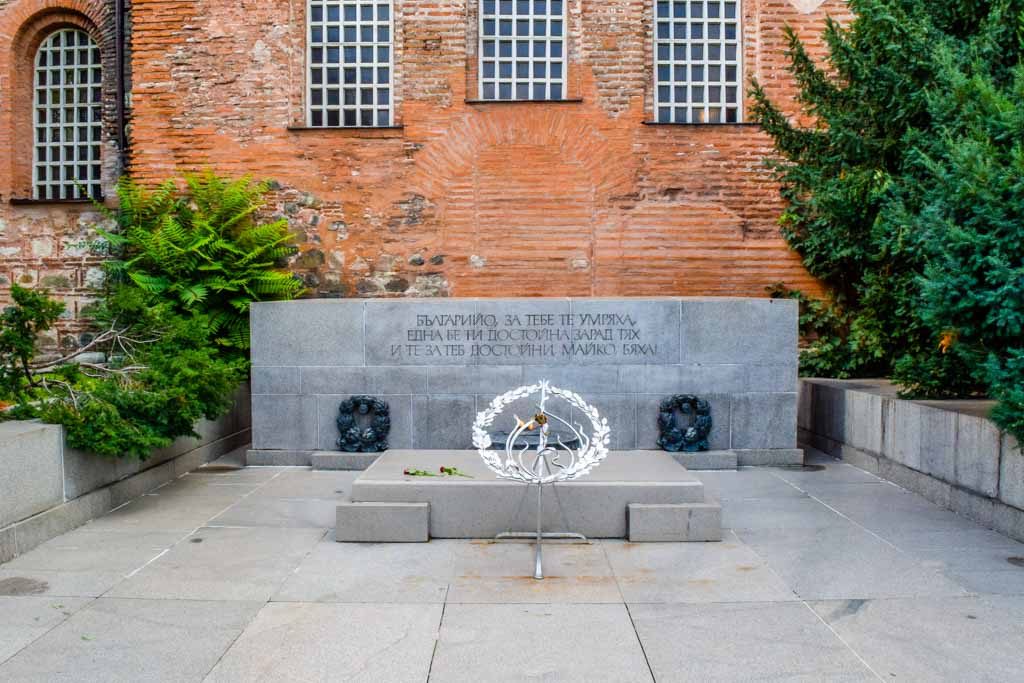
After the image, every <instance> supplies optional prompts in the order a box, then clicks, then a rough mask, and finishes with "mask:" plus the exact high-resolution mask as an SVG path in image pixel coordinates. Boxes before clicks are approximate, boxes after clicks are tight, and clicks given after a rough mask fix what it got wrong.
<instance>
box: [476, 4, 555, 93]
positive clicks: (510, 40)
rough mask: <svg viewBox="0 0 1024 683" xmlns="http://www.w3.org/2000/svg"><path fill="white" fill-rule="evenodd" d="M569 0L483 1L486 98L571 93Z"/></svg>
mask: <svg viewBox="0 0 1024 683" xmlns="http://www.w3.org/2000/svg"><path fill="white" fill-rule="evenodd" d="M567 1H568V0H479V3H480V4H479V10H480V11H479V26H478V28H479V31H478V33H479V39H478V42H477V54H478V62H477V66H478V69H479V79H478V80H479V86H478V87H479V92H478V97H479V98H480V99H481V100H561V99H565V97H566V72H567V66H566V65H567V60H566V51H567V48H568V45H567V37H566V33H567V26H566V23H567V22H566V8H565V5H566V2H567Z"/></svg>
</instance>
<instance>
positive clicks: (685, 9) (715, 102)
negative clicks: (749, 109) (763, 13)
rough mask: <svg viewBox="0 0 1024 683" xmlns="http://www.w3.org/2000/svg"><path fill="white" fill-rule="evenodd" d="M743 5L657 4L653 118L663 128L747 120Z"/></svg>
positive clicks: (735, 0) (728, 1)
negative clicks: (744, 104) (669, 125)
mask: <svg viewBox="0 0 1024 683" xmlns="http://www.w3.org/2000/svg"><path fill="white" fill-rule="evenodd" d="M739 12H740V3H739V0H656V1H655V20H654V32H655V33H654V87H655V96H654V112H655V117H656V120H657V121H658V122H659V123H738V122H739V121H741V120H742V118H743V113H742V112H743V104H742V97H743V94H742V91H741V89H740V88H741V84H742V82H743V81H742V79H743V77H742V74H741V71H742V70H741V66H742V64H741V61H742V58H741V52H742V46H741V38H740V36H741V32H740V19H739Z"/></svg>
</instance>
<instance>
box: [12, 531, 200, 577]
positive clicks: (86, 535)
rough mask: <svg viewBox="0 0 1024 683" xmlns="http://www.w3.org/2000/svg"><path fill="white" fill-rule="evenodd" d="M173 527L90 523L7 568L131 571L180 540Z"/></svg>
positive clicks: (17, 560)
mask: <svg viewBox="0 0 1024 683" xmlns="http://www.w3.org/2000/svg"><path fill="white" fill-rule="evenodd" d="M184 535H185V534H182V533H179V532H173V531H170V532H168V531H138V530H129V531H109V530H96V529H94V528H93V527H92V526H91V525H86V526H85V527H81V528H79V529H75V530H74V531H70V532H68V533H66V534H62V535H60V536H57V537H56V538H53V539H51V540H49V541H47V542H46V543H43V544H42V545H40V546H37V547H36V548H35V549H34V550H30V551H29V552H27V553H25V554H24V555H21V556H19V557H16V558H14V559H13V560H11V561H10V562H8V563H7V564H5V565H3V568H4V569H8V570H19V569H38V570H43V571H59V572H86V573H88V572H121V573H124V574H127V573H129V572H131V571H132V570H134V569H137V568H139V567H141V566H142V565H144V564H146V562H148V561H149V560H152V559H153V558H154V557H156V556H157V555H159V554H160V553H161V552H163V551H164V550H166V549H167V548H170V547H171V546H172V545H174V544H175V543H177V542H178V541H179V540H181V539H182V537H183V536H184Z"/></svg>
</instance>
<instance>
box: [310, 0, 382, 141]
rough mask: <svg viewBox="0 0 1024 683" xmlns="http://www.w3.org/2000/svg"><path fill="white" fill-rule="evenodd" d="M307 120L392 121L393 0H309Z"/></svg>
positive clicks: (341, 123)
mask: <svg viewBox="0 0 1024 683" xmlns="http://www.w3.org/2000/svg"><path fill="white" fill-rule="evenodd" d="M308 10H309V14H308V17H309V19H308V21H307V22H306V23H307V25H308V31H309V34H308V36H307V41H306V42H307V45H308V48H307V49H308V54H307V64H308V65H309V93H308V98H307V102H306V110H307V125H309V126H315V127H329V128H333V127H356V126H390V125H392V123H393V121H394V115H393V114H394V106H393V104H392V96H393V93H392V87H391V72H392V68H393V54H392V53H393V51H394V50H393V23H392V14H393V10H392V6H391V0H310V2H309V6H308Z"/></svg>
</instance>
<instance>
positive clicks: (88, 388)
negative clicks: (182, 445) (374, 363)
mask: <svg viewBox="0 0 1024 683" xmlns="http://www.w3.org/2000/svg"><path fill="white" fill-rule="evenodd" d="M186 187H187V191H186V192H185V193H181V192H179V191H178V189H177V186H176V185H175V184H173V183H170V182H168V183H165V184H163V185H161V186H160V187H159V188H157V189H156V190H155V191H153V192H148V191H146V190H144V189H143V188H141V187H140V186H138V185H136V184H134V183H132V182H131V181H129V180H122V181H121V183H120V184H119V187H118V196H119V198H120V200H121V201H120V206H119V209H118V212H117V214H116V216H117V219H118V224H119V226H120V230H118V231H115V232H113V233H109V234H105V236H106V237H107V239H108V240H109V242H110V244H111V245H112V246H113V249H114V255H115V259H114V260H113V261H111V262H110V263H109V264H108V269H109V277H108V278H107V280H106V283H105V285H104V291H103V293H102V294H103V296H102V298H101V299H100V300H99V301H98V302H97V303H96V304H95V305H94V306H93V308H92V312H91V315H92V316H93V320H92V324H93V328H94V329H93V332H94V333H95V336H94V337H93V339H92V341H91V342H89V343H88V344H87V345H85V346H84V347H82V348H80V349H78V350H76V351H74V352H72V353H70V354H68V355H67V356H65V357H63V358H60V359H57V360H56V361H45V360H44V361H37V360H36V358H35V346H34V344H35V340H36V336H37V335H38V333H39V332H42V331H45V330H46V329H48V328H49V326H50V325H52V324H53V322H54V320H55V319H56V318H57V316H58V315H59V314H60V313H61V311H62V310H63V306H61V304H59V303H55V302H52V301H50V300H49V299H48V298H47V297H46V295H45V293H44V292H32V291H29V290H24V289H21V288H19V287H17V286H15V287H13V288H12V294H13V296H14V302H15V305H14V306H13V307H12V308H10V309H8V310H7V311H6V312H5V313H4V314H3V317H2V322H3V330H2V331H0V399H7V400H11V401H13V402H15V403H16V404H17V405H16V406H15V407H14V408H12V409H10V410H7V411H6V412H4V413H2V414H0V419H3V418H8V419H9V418H14V419H21V418H41V419H43V420H45V421H47V422H52V423H58V424H62V425H64V426H65V430H66V439H67V442H68V444H69V445H70V446H72V447H75V448H80V449H83V450H88V451H92V452H95V453H99V454H101V455H107V456H119V457H120V456H134V457H138V458H146V457H148V455H149V454H150V453H151V452H152V451H153V450H154V449H157V448H161V447H164V446H167V445H169V444H170V443H171V442H172V441H173V440H174V439H175V438H177V437H179V436H185V435H195V434H194V432H193V429H194V425H195V423H196V421H197V420H199V419H201V418H207V419H215V418H217V417H218V416H220V415H222V414H224V413H225V412H226V411H227V410H228V409H229V408H230V407H231V401H232V396H233V393H234V391H235V389H236V388H237V387H238V385H239V383H240V382H242V381H244V379H245V378H246V374H247V372H248V359H247V357H246V356H247V353H246V351H247V349H248V310H249V304H250V303H251V302H252V301H258V300H263V299H281V298H293V297H294V296H295V295H297V294H298V293H299V292H300V291H301V287H300V286H299V284H298V282H297V281H296V280H295V279H294V278H292V276H291V275H290V274H288V273H286V272H283V271H281V270H279V269H278V263H279V261H280V259H282V258H283V257H284V256H287V255H288V254H289V253H291V250H292V247H291V246H290V245H289V240H290V236H289V235H288V234H287V232H286V231H285V228H284V224H283V223H282V222H280V221H277V222H273V223H267V224H260V223H259V222H257V221H256V220H255V219H254V218H253V216H254V215H255V212H256V210H257V209H258V208H259V206H260V201H259V200H260V195H261V194H262V192H263V191H264V186H263V185H259V184H255V183H252V182H251V181H249V180H248V179H242V180H236V181H226V180H223V179H220V178H218V177H216V176H214V175H212V174H209V173H207V174H205V175H202V176H195V177H190V178H188V179H187V182H186ZM86 351H90V352H94V351H101V352H103V353H104V358H105V361H104V362H100V363H91V362H89V363H86V362H81V359H80V358H79V356H80V355H81V354H82V353H84V352H86Z"/></svg>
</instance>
